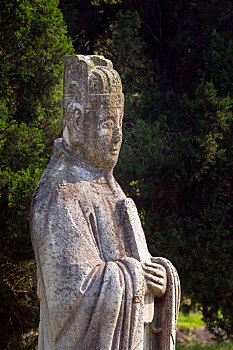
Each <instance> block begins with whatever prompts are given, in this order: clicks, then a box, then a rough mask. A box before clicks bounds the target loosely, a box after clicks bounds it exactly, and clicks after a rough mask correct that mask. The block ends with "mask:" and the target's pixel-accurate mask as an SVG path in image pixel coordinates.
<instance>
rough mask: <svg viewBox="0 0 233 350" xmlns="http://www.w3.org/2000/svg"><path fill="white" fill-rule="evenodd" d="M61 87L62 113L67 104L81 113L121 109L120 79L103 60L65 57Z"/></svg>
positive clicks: (88, 57)
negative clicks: (73, 106)
mask: <svg viewBox="0 0 233 350" xmlns="http://www.w3.org/2000/svg"><path fill="white" fill-rule="evenodd" d="M63 86H64V91H63V104H64V106H63V107H64V112H65V111H66V109H67V107H68V105H69V104H70V103H73V104H79V105H80V106H82V107H83V108H84V109H90V108H91V109H93V108H94V109H96V108H116V107H123V105H124V95H123V93H122V84H121V79H120V76H119V74H118V73H117V72H116V71H115V70H114V69H113V65H112V62H111V61H110V60H108V59H106V58H104V57H103V56H96V55H90V56H84V55H72V56H66V57H65V63H64V83H63Z"/></svg>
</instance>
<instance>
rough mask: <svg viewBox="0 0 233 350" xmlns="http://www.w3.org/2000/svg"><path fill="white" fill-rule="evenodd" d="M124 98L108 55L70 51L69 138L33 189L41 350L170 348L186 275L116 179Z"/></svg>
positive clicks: (66, 124)
mask: <svg viewBox="0 0 233 350" xmlns="http://www.w3.org/2000/svg"><path fill="white" fill-rule="evenodd" d="M123 104H124V97H123V94H122V86H121V80H120V77H119V75H118V73H117V72H116V71H115V70H114V69H113V66H112V63H111V62H110V61H109V60H107V59H105V58H104V57H102V56H82V55H74V56H67V57H66V58H65V72H64V106H63V110H64V117H63V138H62V139H57V140H55V142H54V150H53V156H52V158H51V161H50V163H49V165H48V168H47V169H46V171H45V172H44V174H43V176H42V178H41V180H40V182H39V184H38V186H37V188H36V191H35V194H34V198H33V202H32V207H31V220H30V222H31V238H32V242H33V247H34V251H35V256H36V262H37V270H38V296H39V298H40V325H39V345H38V349H39V350H117V349H119V350H126V349H127V350H142V349H144V350H151V349H155V350H172V349H175V327H176V321H177V315H178V308H179V299H180V287H179V279H178V276H177V273H176V270H175V268H174V267H173V266H172V264H171V263H170V262H169V261H168V260H166V259H163V258H153V257H151V255H150V254H149V252H148V248H147V245H146V240H145V236H144V233H143V230H142V227H141V223H140V219H139V216H138V213H137V209H136V207H135V204H134V202H133V201H132V200H131V199H129V198H126V195H125V194H124V192H123V191H122V189H121V188H120V186H119V185H118V184H117V182H116V181H115V179H114V177H113V168H114V166H115V165H116V163H117V159H118V155H119V150H120V146H121V141H122V118H123Z"/></svg>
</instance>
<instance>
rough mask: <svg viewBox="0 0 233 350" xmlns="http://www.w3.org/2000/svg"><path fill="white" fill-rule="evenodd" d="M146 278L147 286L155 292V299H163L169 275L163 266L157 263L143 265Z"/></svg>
mask: <svg viewBox="0 0 233 350" xmlns="http://www.w3.org/2000/svg"><path fill="white" fill-rule="evenodd" d="M142 268H143V270H144V276H145V280H146V283H147V286H148V287H149V288H150V290H151V291H152V292H153V294H154V296H155V297H161V296H162V295H163V294H164V293H165V291H166V286H167V273H166V270H165V268H164V267H163V266H162V265H159V264H156V263H152V262H151V263H150V264H147V263H143V264H142Z"/></svg>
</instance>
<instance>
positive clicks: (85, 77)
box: [63, 55, 124, 169]
mask: <svg viewBox="0 0 233 350" xmlns="http://www.w3.org/2000/svg"><path fill="white" fill-rule="evenodd" d="M63 86H64V94H63V143H64V145H65V147H66V148H67V149H68V150H69V151H71V152H72V153H74V154H76V155H78V156H79V157H81V158H82V159H84V160H85V161H87V162H88V163H90V164H92V165H94V166H96V167H98V168H101V169H112V168H113V167H114V166H115V165H116V162H117V159H118V155H119V151H120V146H121V141H122V118H123V108H124V95H123V93H122V85H121V79H120V76H119V74H118V73H117V72H116V71H115V70H114V69H113V66H112V62H111V61H109V60H107V59H105V58H104V57H103V56H83V55H74V56H66V57H65V71H64V83H63Z"/></svg>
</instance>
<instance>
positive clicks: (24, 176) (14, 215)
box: [0, 0, 73, 347]
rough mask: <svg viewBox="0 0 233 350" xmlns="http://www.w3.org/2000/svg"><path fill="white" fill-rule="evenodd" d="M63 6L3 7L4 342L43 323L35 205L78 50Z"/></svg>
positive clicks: (0, 219) (0, 186)
mask: <svg viewBox="0 0 233 350" xmlns="http://www.w3.org/2000/svg"><path fill="white" fill-rule="evenodd" d="M57 6H58V1H57V0H52V1H48V0H41V1H36V0H35V1H29V0H14V1H10V2H9V1H6V0H3V1H1V4H0V22H1V32H0V38H1V40H0V60H1V69H0V114H1V119H0V158H1V169H0V193H1V202H0V209H1V213H0V226H1V248H0V258H1V270H2V273H3V275H1V283H2V284H3V286H4V287H3V288H2V289H1V295H0V299H1V307H2V310H1V314H2V315H3V317H2V318H1V346H2V347H4V346H5V347H6V346H7V344H8V342H9V339H10V338H11V339H12V341H13V338H15V339H18V337H19V336H20V334H21V333H22V332H28V331H29V330H31V329H36V328H37V326H38V307H37V306H36V305H37V302H36V295H35V266H34V263H30V262H29V261H28V259H29V260H30V259H31V258H33V252H32V247H31V242H30V236H29V225H28V218H29V208H30V202H31V198H32V194H33V192H34V189H35V187H36V185H37V183H38V181H39V179H40V177H41V175H42V173H43V171H44V169H45V167H46V165H47V163H48V161H49V158H50V155H51V147H52V143H53V139H54V138H55V137H56V136H57V135H58V133H59V132H60V130H61V113H62V111H61V100H62V84H61V78H62V74H63V57H64V55H65V54H69V53H71V52H73V49H72V45H71V42H70V39H68V38H67V36H66V27H65V25H64V23H63V18H62V13H61V12H60V10H59V9H58V8H57ZM25 259H26V261H25ZM9 310H10V311H9ZM25 320H27V321H25ZM12 344H13V343H12ZM12 346H13V345H12ZM13 347H14V346H13Z"/></svg>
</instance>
